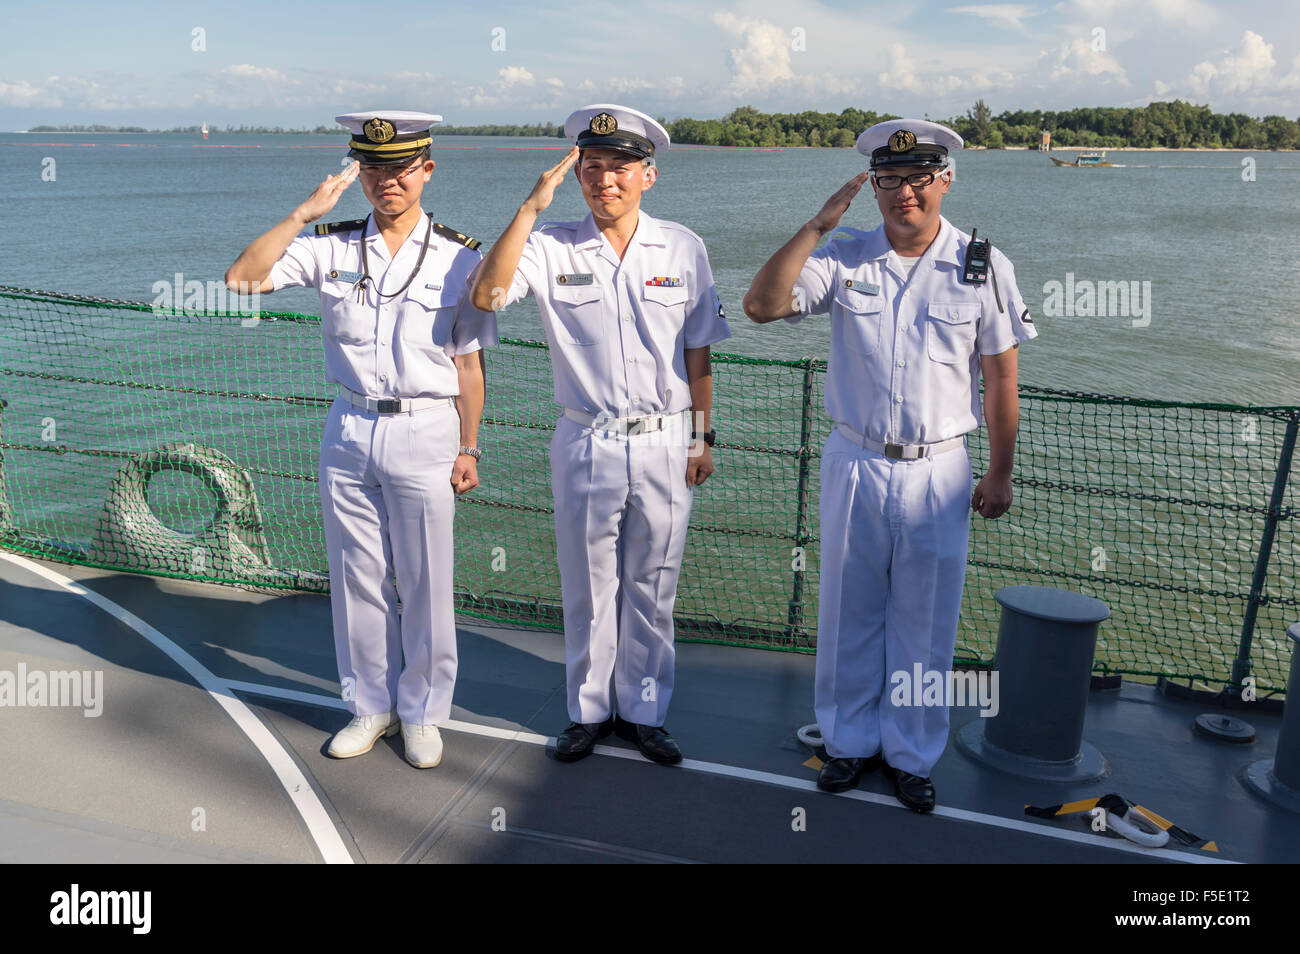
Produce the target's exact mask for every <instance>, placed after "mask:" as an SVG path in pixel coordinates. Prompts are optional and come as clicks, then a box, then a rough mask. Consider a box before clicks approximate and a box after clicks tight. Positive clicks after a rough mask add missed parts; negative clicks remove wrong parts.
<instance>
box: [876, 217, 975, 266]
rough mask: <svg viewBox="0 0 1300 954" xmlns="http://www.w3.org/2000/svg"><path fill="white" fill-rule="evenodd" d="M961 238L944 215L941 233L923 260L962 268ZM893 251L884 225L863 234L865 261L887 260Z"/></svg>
mask: <svg viewBox="0 0 1300 954" xmlns="http://www.w3.org/2000/svg"><path fill="white" fill-rule="evenodd" d="M960 236H961V233H960V232H958V231H957V230H956V229H955V228H954V227H953V225H952V223H951V222H949V221H948V220H947V219H945V218H944V217H943V216H942V215H941V216H939V232H938V234H937V235H935V237H934V241H932V242H931V243H930V247H929V248H927V249H926V250H925V251H924V252H923V253H921V258H922V259H927V258H928V259H930V260H932V261H937V262H948V263H949V264H951V265H953V266H955V267H957V268H961V259H960V258H959V257H958V255H957V249H958V244H959V242H960ZM892 251H894V247H893V246H892V245H890V244H889V236H887V235H886V234H885V226H884V224H883V223H882V224H881V225H880V226H878V227H877V228H876V229H875V230H874V231H871V232H866V233H863V234H862V258H863V259H864V260H866V261H881V260H883V259H887V258H888V257H889V253H890V252H892ZM895 257H897V255H895Z"/></svg>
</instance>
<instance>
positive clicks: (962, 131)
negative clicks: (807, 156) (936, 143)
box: [660, 100, 1300, 149]
mask: <svg viewBox="0 0 1300 954" xmlns="http://www.w3.org/2000/svg"><path fill="white" fill-rule="evenodd" d="M894 118H897V117H895V116H892V115H890V114H886V113H880V114H878V113H874V112H871V111H864V110H860V109H846V110H844V111H843V112H839V113H818V112H811V111H809V112H802V113H760V112H759V111H758V110H756V109H754V108H753V107H751V106H742V107H741V108H739V109H736V110H734V111H732V112H731V113H728V114H727V115H726V116H723V117H722V118H721V119H677V120H673V121H672V122H667V121H665V120H660V122H662V123H663V124H664V126H665V128H667V129H668V132H669V135H671V136H672V138H673V142H677V143H683V144H685V143H695V144H700V145H707V146H852V145H853V143H854V141H855V140H856V139H857V136H858V133H860V132H862V130H864V129H866V128H867V127H868V126H870V125H872V124H873V123H877V122H880V121H881V120H885V119H894ZM938 122H942V123H943V124H944V125H946V126H951V127H952V128H953V129H955V130H956V131H957V133H958V134H959V135H961V137H962V138H963V139H965V140H966V141H967V143H968V144H970V145H973V146H987V147H989V148H990V149H1001V148H1004V147H1007V146H1036V145H1037V144H1038V141H1039V135H1040V133H1042V132H1043V131H1044V130H1045V131H1047V132H1050V133H1051V134H1052V145H1053V146H1086V147H1098V148H1116V147H1121V146H1144V147H1149V148H1164V149H1186V148H1189V147H1210V148H1223V149H1297V148H1300V123H1298V122H1297V121H1296V120H1293V119H1287V118H1286V117H1284V116H1265V117H1264V118H1263V119H1258V118H1255V117H1252V116H1247V115H1245V114H1244V113H1215V112H1211V110H1210V107H1208V106H1195V105H1193V104H1191V103H1185V102H1183V101H1182V100H1174V101H1173V102H1168V103H1164V102H1157V103H1151V104H1150V105H1149V106H1138V107H1131V108H1119V107H1109V106H1089V107H1082V108H1079V109H1067V110H1061V111H1051V110H1040V109H1035V110H1008V111H1006V112H1003V113H1001V114H999V115H997V116H994V115H993V114H992V110H990V109H989V108H988V106H987V105H985V103H984V101H983V100H980V101H978V102H977V103H976V104H975V105H974V107H972V108H971V109H970V110H969V111H968V112H967V113H966V115H965V116H956V117H952V118H949V119H941V120H938Z"/></svg>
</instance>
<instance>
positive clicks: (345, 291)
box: [320, 281, 376, 345]
mask: <svg viewBox="0 0 1300 954" xmlns="http://www.w3.org/2000/svg"><path fill="white" fill-rule="evenodd" d="M320 302H321V312H320V313H321V325H322V328H323V330H324V333H325V337H326V338H327V339H330V340H333V341H337V342H338V343H340V344H345V345H363V344H368V343H371V342H373V341H374V340H375V321H376V315H375V309H374V308H372V307H370V305H368V304H366V303H365V302H359V301H357V296H356V294H355V293H354V292H353V290H352V284H351V283H350V282H340V281H329V282H326V283H325V284H324V285H323V286H322V287H321V292H320Z"/></svg>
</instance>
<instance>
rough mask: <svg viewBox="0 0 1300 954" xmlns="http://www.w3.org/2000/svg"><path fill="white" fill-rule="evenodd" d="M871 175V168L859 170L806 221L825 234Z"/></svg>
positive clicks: (838, 222) (835, 223)
mask: <svg viewBox="0 0 1300 954" xmlns="http://www.w3.org/2000/svg"><path fill="white" fill-rule="evenodd" d="M870 175H871V170H870V169H867V170H865V171H863V172H859V173H858V174H857V175H856V176H854V177H853V178H852V179H850V180H849V181H848V182H846V183H844V185H842V186H841V187H840V188H839V191H837V192H836V193H835V194H834V195H833V196H831V197H830V198H829V199H827V200H826V204H825V205H823V206H822V210H821V211H820V212H818V213H817V214H816V215H814V216H813V217H812V218H811V219H810V220H809V222H808V224H809V225H811V226H812V227H813V228H815V229H816V230H817V231H818V232H820V233H821V234H822V235H825V234H826V233H827V232H829V231H830V230H831V229H833V228H835V226H837V225H839V224H840V218H841V217H842V216H843V215H844V213H845V212H847V211H848V210H849V205H850V204H852V202H853V198H854V196H856V195H857V194H858V192H859V191H860V190H861V189H862V186H863V185H865V184H866V181H867V177H868V176H870Z"/></svg>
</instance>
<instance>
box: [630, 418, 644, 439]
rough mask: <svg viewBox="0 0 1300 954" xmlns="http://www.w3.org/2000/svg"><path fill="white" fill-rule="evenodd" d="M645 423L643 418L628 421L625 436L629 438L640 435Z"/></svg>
mask: <svg viewBox="0 0 1300 954" xmlns="http://www.w3.org/2000/svg"><path fill="white" fill-rule="evenodd" d="M645 422H646V419H645V418H644V417H638V418H637V419H636V420H635V421H628V422H627V436H628V437H631V436H632V435H633V434H640V433H641V432H642V431H644V430H645Z"/></svg>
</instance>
